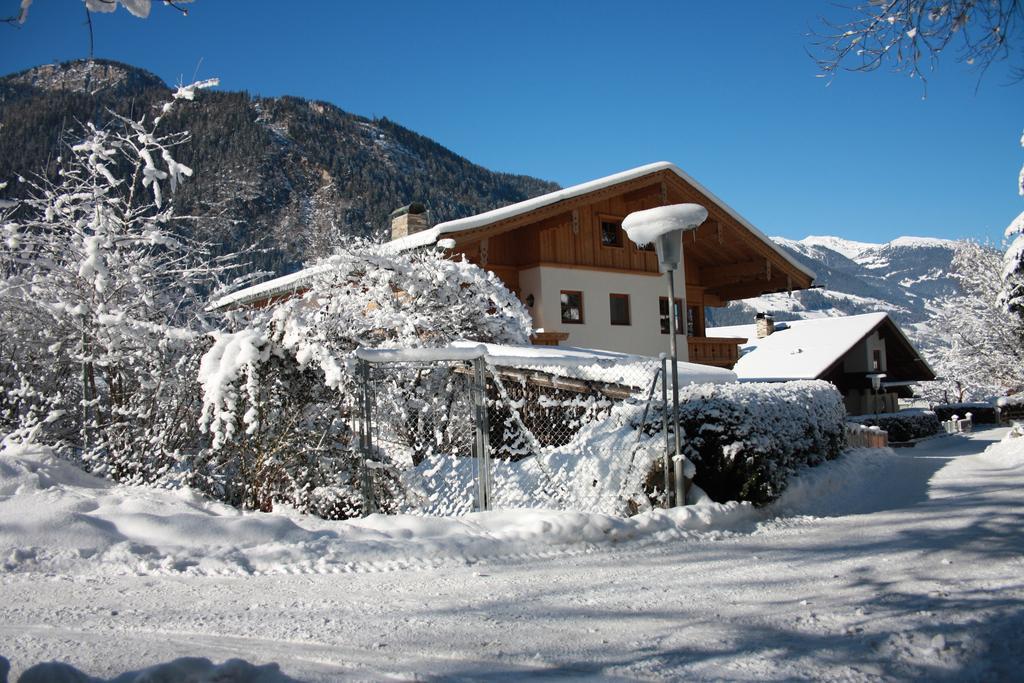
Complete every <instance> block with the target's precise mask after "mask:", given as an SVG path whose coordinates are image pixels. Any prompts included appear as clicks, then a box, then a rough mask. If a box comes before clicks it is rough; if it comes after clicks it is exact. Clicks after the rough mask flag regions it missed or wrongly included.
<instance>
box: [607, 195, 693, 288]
mask: <svg viewBox="0 0 1024 683" xmlns="http://www.w3.org/2000/svg"><path fill="white" fill-rule="evenodd" d="M707 218H708V210H707V209H705V208H704V207H703V206H701V205H700V204H671V205H669V206H658V207H655V208H653V209H646V210H644V211H634V212H633V213H631V214H629V215H628V216H626V218H625V219H623V221H622V229H623V230H625V231H626V234H627V235H629V239H630V240H632V241H633V243H635V244H636V245H637V246H638V247H644V246H647V245H648V244H650V243H651V242H654V251H655V252H656V253H657V254H658V266H659V268H660V270H661V272H663V273H668V272H670V271H673V270H679V266H680V265H682V262H683V239H682V236H683V232H684V231H686V230H695V229H696V228H697V227H698V226H700V224H701V223H703V222H704V221H706V220H707Z"/></svg>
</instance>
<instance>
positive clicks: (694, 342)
mask: <svg viewBox="0 0 1024 683" xmlns="http://www.w3.org/2000/svg"><path fill="white" fill-rule="evenodd" d="M684 202H694V203H698V204H702V205H703V206H705V207H706V208H707V210H708V219H707V221H706V222H705V223H704V224H703V225H701V226H700V228H698V229H697V230H694V231H691V232H687V233H685V235H684V237H683V254H684V271H685V272H684V273H682V274H677V279H676V282H677V288H676V292H677V297H678V298H677V300H676V302H675V306H674V307H673V308H674V310H675V314H676V316H677V330H678V333H679V334H685V335H686V337H687V343H686V344H685V345H682V344H680V350H681V354H682V351H684V350H685V353H686V356H687V358H686V359H683V358H681V360H689V361H690V362H693V363H701V364H705V365H714V366H718V367H724V368H731V367H732V366H733V365H734V364H735V363H736V361H737V359H738V358H739V346H738V345H739V344H740V343H741V342H744V341H745V339H742V338H733V337H708V336H706V334H705V328H704V307H705V306H724V305H726V304H727V303H728V302H730V301H734V300H737V299H745V298H748V297H754V296H759V295H761V294H766V293H769V292H780V291H792V290H796V289H806V288H808V287H810V286H811V284H812V282H813V279H814V273H812V272H811V271H809V270H807V269H806V268H804V267H803V266H801V265H800V264H799V263H797V262H796V261H795V260H794V259H793V258H791V257H790V256H789V255H788V254H786V253H785V252H784V251H783V250H782V249H781V248H780V247H779V246H778V245H776V244H775V243H774V242H772V241H771V240H770V239H769V238H768V237H766V236H765V235H764V234H763V233H761V232H760V231H759V230H758V229H757V228H755V227H754V226H753V225H751V224H750V223H749V222H748V221H746V220H745V219H744V218H743V217H742V216H740V215H739V214H738V213H736V212H735V211H734V210H733V209H731V208H730V207H729V206H728V205H727V204H725V203H724V202H723V201H721V200H720V199H718V198H717V197H716V196H715V195H713V194H711V193H710V192H709V191H708V190H707V189H705V188H704V187H703V186H701V185H700V184H699V183H697V182H696V181H695V180H693V179H692V178H691V177H690V176H688V175H687V174H686V173H684V172H683V171H682V170H680V169H679V168H678V167H676V166H675V165H673V164H670V163H667V162H659V163H654V164H649V165H647V166H641V167H639V168H634V169H631V170H628V171H625V172H622V173H617V174H615V175H611V176H607V177H604V178H599V179H597V180H593V181H590V182H586V183H582V184H580V185H575V186H573V187H568V188H565V189H562V190H557V191H555V192H551V193H548V194H545V195H541V196H539V197H534V198H532V199H528V200H526V201H522V202H519V203H516V204H512V205H509V206H505V207H502V208H499V209H494V210H492V211H487V212H485V213H481V214H477V215H475V216H469V217H467V218H461V219H458V220H453V221H448V222H445V223H440V224H438V225H435V226H432V227H431V226H429V225H428V218H427V216H428V214H427V212H426V211H425V208H424V207H423V206H422V205H417V204H412V205H410V206H408V207H403V208H402V209H399V210H398V211H396V212H395V213H393V214H392V241H391V242H390V243H389V245H388V246H389V247H390V248H392V249H399V250H405V249H415V248H424V247H431V248H435V247H436V246H437V243H438V242H440V241H442V240H450V242H445V243H443V244H446V245H447V246H448V248H450V250H451V252H452V254H453V255H460V254H461V255H465V257H466V258H467V259H468V260H470V261H471V262H473V263H475V264H477V265H479V266H481V267H482V268H486V269H488V270H490V271H492V272H494V273H495V274H496V275H497V276H498V277H500V278H501V280H502V281H503V282H504V283H505V284H506V285H507V286H508V287H509V289H511V290H512V291H513V292H515V293H516V294H517V295H518V296H519V298H520V300H521V301H523V302H524V303H525V304H526V306H527V308H528V309H529V311H530V313H531V315H532V316H533V320H534V326H535V328H536V329H537V332H536V334H535V336H534V339H533V341H534V343H535V344H546V345H556V344H560V343H562V344H566V345H570V346H574V347H586V348H594V349H604V350H610V351H620V352H624V353H631V354H638V355H649V356H656V355H658V354H659V353H661V352H662V351H665V350H666V349H667V347H668V344H667V340H666V337H665V335H667V334H668V328H669V320H668V315H669V308H670V307H669V302H668V297H667V293H666V286H665V278H664V277H663V276H662V275H661V274H660V273H659V271H658V260H657V257H656V255H655V253H654V249H653V247H648V248H644V249H640V248H638V247H636V246H635V245H634V244H632V243H631V242H630V241H629V239H628V238H627V237H626V234H625V232H624V231H623V230H622V220H623V218H625V217H626V215H627V214H629V213H631V212H633V211H639V210H642V209H649V208H653V207H656V206H663V205H666V204H679V203H684ZM680 280H682V281H685V287H681V286H679V284H678V283H679V282H680ZM301 282H302V273H301V272H300V273H295V274H292V275H289V276H285V277H284V278H278V279H277V280H274V281H271V282H268V283H264V284H263V285H257V286H256V287H252V288H249V289H248V290H242V291H240V292H236V293H235V294H232V295H229V296H228V297H225V298H224V299H221V300H220V301H218V302H216V303H215V304H214V305H213V307H214V308H226V307H232V306H237V305H266V304H267V303H269V302H272V301H273V300H275V299H277V298H280V297H281V296H282V295H287V294H288V293H289V292H294V291H296V290H298V289H301Z"/></svg>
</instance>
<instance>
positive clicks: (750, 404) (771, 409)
mask: <svg viewBox="0 0 1024 683" xmlns="http://www.w3.org/2000/svg"><path fill="white" fill-rule="evenodd" d="M679 400H680V406H679V410H680V423H681V425H682V428H683V433H684V438H683V444H684V455H686V457H687V458H688V459H689V460H691V461H693V463H694V464H695V465H696V467H697V474H696V477H695V478H694V483H695V484H696V485H697V486H699V487H700V488H701V489H703V490H704V491H705V492H706V493H707V494H708V495H709V496H711V498H712V499H714V500H716V501H720V502H725V501H729V500H745V501H750V502H752V503H754V504H755V505H763V504H765V503H768V502H771V501H772V500H774V499H775V498H777V497H778V496H779V494H781V493H782V491H783V490H784V489H785V487H786V481H787V478H788V477H789V476H790V475H791V474H792V473H793V472H794V471H795V470H796V469H797V468H798V467H800V466H802V465H817V464H819V463H821V462H823V461H825V460H829V459H832V458H834V457H836V456H837V455H838V454H839V452H840V451H841V450H842V449H843V448H844V446H845V443H846V433H845V430H844V422H845V418H846V409H845V407H844V405H843V398H842V396H841V395H840V393H839V391H837V390H836V388H835V387H834V386H833V385H832V384H829V383H828V382H824V381H819V380H813V381H798V382H783V383H773V384H768V383H758V382H751V383H741V384H702V385H694V386H689V387H684V388H682V390H681V391H680V396H679ZM657 479H658V477H657V473H655V476H654V477H653V479H652V481H657Z"/></svg>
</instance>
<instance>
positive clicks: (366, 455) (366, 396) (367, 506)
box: [358, 359, 377, 517]
mask: <svg viewBox="0 0 1024 683" xmlns="http://www.w3.org/2000/svg"><path fill="white" fill-rule="evenodd" d="M358 372H359V379H360V382H359V384H360V387H359V413H360V419H359V452H360V455H361V456H362V462H361V468H360V469H361V470H362V471H361V472H360V479H361V484H362V486H361V488H362V494H363V516H364V517H365V516H367V515H370V514H373V513H374V512H377V503H376V501H375V500H374V497H373V473H372V472H370V461H371V460H372V456H373V430H372V422H373V398H372V396H371V394H370V364H369V362H367V361H365V360H362V359H360V360H359V370H358Z"/></svg>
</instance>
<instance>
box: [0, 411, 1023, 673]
mask: <svg viewBox="0 0 1024 683" xmlns="http://www.w3.org/2000/svg"><path fill="white" fill-rule="evenodd" d="M1005 431H1006V430H989V431H985V432H980V433H977V434H975V435H973V436H971V437H970V438H963V437H946V438H940V439H935V440H933V441H930V442H926V443H923V444H921V445H919V446H918V447H917V448H915V449H906V450H900V451H896V452H895V455H891V454H890V455H887V456H885V457H884V458H878V457H875V458H868V457H866V456H864V455H863V453H864V452H858V453H854V454H851V455H849V456H845V457H844V458H843V459H842V460H841V461H837V462H836V463H831V464H829V465H826V466H823V467H822V468H818V469H819V470H821V471H820V472H817V473H815V474H814V475H813V476H809V477H808V478H807V479H806V480H805V481H798V482H797V483H796V484H795V485H794V486H793V487H791V490H790V491H789V492H788V494H787V496H786V497H785V498H784V500H783V501H782V502H781V503H780V505H779V506H778V507H777V508H776V509H775V510H774V511H773V512H774V514H775V515H777V516H774V517H772V518H766V519H763V520H762V521H760V522H758V523H757V524H756V526H755V525H754V524H753V523H747V524H746V525H738V526H736V525H734V527H733V528H732V529H731V530H729V531H708V532H702V533H700V534H694V535H692V537H690V538H688V539H683V540H664V539H657V540H655V539H653V538H647V539H646V540H645V539H644V538H640V539H638V540H633V541H627V542H625V543H621V544H617V545H611V544H605V545H603V546H602V545H597V546H594V545H591V546H588V547H573V548H567V549H562V550H558V549H553V548H551V547H538V549H537V552H536V553H530V552H518V553H517V554H516V555H515V556H514V557H507V558H495V557H493V556H492V557H490V558H488V559H479V560H476V561H474V559H472V557H473V556H472V555H471V554H467V555H466V556H464V557H462V558H452V559H448V560H437V561H432V560H431V559H430V558H427V557H419V558H417V557H411V556H410V557H404V558H397V557H396V558H395V561H393V562H390V563H388V562H380V561H378V562H367V563H362V564H355V565H353V566H352V567H350V569H352V570H353V571H348V572H345V573H331V574H316V573H310V574H295V575H287V574H278V575H238V574H233V575H230V576H211V575H203V576H193V575H188V574H181V573H177V574H175V573H170V574H153V573H146V574H145V575H141V576H137V575H130V574H126V575H116V574H112V573H109V572H107V573H104V572H95V573H89V572H83V573H75V572H69V571H60V570H54V571H47V570H46V569H45V567H44V566H41V567H39V568H38V569H37V570H33V571H27V570H18V571H5V572H4V573H3V574H0V654H3V655H4V656H6V657H8V658H9V659H10V660H11V662H12V665H13V672H12V673H14V674H15V675H16V674H17V672H18V671H20V670H22V669H24V668H25V667H27V666H28V665H30V664H34V663H36V662H39V661H44V660H49V659H59V660H62V661H66V662H69V663H71V664H74V665H75V666H77V667H79V668H80V669H82V670H84V671H86V672H88V673H90V674H92V675H103V676H110V675H113V674H116V673H120V672H122V671H125V670H128V669H137V668H140V667H142V666H145V665H149V664H155V663H158V662H161V661H167V660H170V659H173V658H175V657H180V656H183V655H186V654H198V655H202V656H206V657H209V658H211V659H213V660H215V661H221V660H224V659H227V658H229V657H241V658H244V659H246V660H249V661H251V662H254V663H265V662H269V661H276V662H278V663H280V665H281V669H282V671H283V672H284V673H285V674H287V675H289V676H291V677H294V678H296V679H300V680H338V679H362V680H365V679H374V680H377V679H385V678H398V679H410V678H435V677H440V678H450V679H455V680H459V679H484V678H486V679H488V680H494V679H499V680H500V679H517V678H521V677H523V676H525V675H530V674H532V675H543V676H548V677H565V678H574V677H595V676H600V677H604V678H609V679H630V680H634V679H687V680H694V679H715V680H792V679H799V678H813V679H816V680H879V679H885V680H894V679H918V680H920V679H929V680H935V679H942V678H949V679H955V680H1021V677H1022V676H1024V653H1022V652H1021V650H1020V648H1019V643H1020V642H1021V639H1022V636H1024V439H1017V440H1015V442H1007V443H1004V444H1002V445H999V446H997V447H995V448H994V449H992V450H990V451H988V452H986V453H984V454H981V452H982V451H983V450H984V449H985V447H986V446H987V445H989V444H990V443H993V442H994V441H997V440H998V439H999V438H1001V437H1002V436H1003V435H1004V434H1005ZM858 457H860V458H862V462H854V459H855V458H858Z"/></svg>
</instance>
